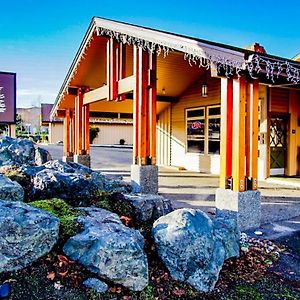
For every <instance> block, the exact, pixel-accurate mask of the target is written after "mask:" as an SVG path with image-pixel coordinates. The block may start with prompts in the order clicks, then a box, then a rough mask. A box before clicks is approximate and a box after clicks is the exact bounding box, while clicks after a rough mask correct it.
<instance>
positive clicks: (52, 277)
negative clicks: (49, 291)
mask: <svg viewBox="0 0 300 300" xmlns="http://www.w3.org/2000/svg"><path fill="white" fill-rule="evenodd" d="M54 278H55V272H49V273H48V274H47V279H49V280H54Z"/></svg>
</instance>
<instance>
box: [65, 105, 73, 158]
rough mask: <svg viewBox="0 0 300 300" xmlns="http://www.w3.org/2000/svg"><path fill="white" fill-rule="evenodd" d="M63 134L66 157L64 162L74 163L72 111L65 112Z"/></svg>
mask: <svg viewBox="0 0 300 300" xmlns="http://www.w3.org/2000/svg"><path fill="white" fill-rule="evenodd" d="M63 126H64V128H63V131H64V132H63V134H64V155H63V161H66V162H69V161H73V153H72V150H71V139H72V136H71V110H70V109H66V110H65V117H64V123H63Z"/></svg>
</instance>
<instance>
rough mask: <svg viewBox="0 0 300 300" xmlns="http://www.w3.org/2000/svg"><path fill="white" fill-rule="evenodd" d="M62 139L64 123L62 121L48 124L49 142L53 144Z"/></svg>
mask: <svg viewBox="0 0 300 300" xmlns="http://www.w3.org/2000/svg"><path fill="white" fill-rule="evenodd" d="M63 139H64V125H63V123H50V124H49V143H51V144H55V143H57V142H58V141H63Z"/></svg>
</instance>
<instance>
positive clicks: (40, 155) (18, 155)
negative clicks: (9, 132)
mask: <svg viewBox="0 0 300 300" xmlns="http://www.w3.org/2000/svg"><path fill="white" fill-rule="evenodd" d="M50 158H51V156H50V154H49V152H48V151H47V150H44V149H41V148H38V147H37V148H36V147H35V144H34V143H33V142H32V141H30V140H28V139H13V138H10V137H7V136H6V137H3V138H2V139H1V140H0V166H2V165H17V166H21V165H24V164H26V165H33V166H34V165H36V164H37V163H38V164H39V163H41V162H42V161H43V162H45V161H46V160H47V159H50Z"/></svg>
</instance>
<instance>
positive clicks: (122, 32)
mask: <svg viewBox="0 0 300 300" xmlns="http://www.w3.org/2000/svg"><path fill="white" fill-rule="evenodd" d="M94 34H96V35H98V36H108V37H113V38H115V39H116V40H118V41H120V42H122V43H124V44H129V45H137V46H139V47H142V48H143V49H144V50H146V51H149V52H154V51H155V52H156V53H157V54H158V55H159V54H162V55H168V53H169V52H170V51H179V52H182V53H184V58H185V59H186V60H188V62H189V63H190V64H191V65H192V64H199V66H200V67H205V68H210V66H211V65H215V66H218V67H221V68H223V70H224V73H225V75H226V76H227V75H228V76H230V75H232V74H234V73H236V74H238V75H239V73H240V72H241V71H242V70H247V71H248V72H249V74H250V76H252V77H256V76H257V74H258V73H260V74H264V76H266V78H267V79H270V80H271V81H273V82H274V81H275V79H276V76H277V78H278V76H280V74H283V73H284V75H285V77H286V78H287V80H288V81H289V82H291V83H293V84H298V83H299V82H300V63H297V62H295V61H293V60H290V59H286V58H281V57H278V56H273V55H268V54H258V53H255V52H253V51H251V50H247V49H242V48H238V47H233V46H230V45H225V44H221V43H216V42H211V41H207V40H203V39H198V38H194V37H188V36H184V35H179V34H175V33H170V32H165V31H161V30H156V29H152V28H147V27H142V26H137V25H132V24H128V23H124V22H117V21H113V20H108V19H103V18H98V17H94V18H93V19H92V21H91V23H90V26H89V28H88V30H87V32H86V35H85V37H84V39H83V41H82V43H81V45H80V47H79V50H78V51H77V54H76V56H75V58H74V60H73V62H72V65H71V67H70V69H69V71H68V73H67V76H66V78H65V80H64V82H63V84H62V87H61V89H60V91H59V94H58V96H57V98H56V102H55V104H54V107H53V109H52V112H51V114H52V116H53V115H54V113H55V110H56V108H57V105H58V103H59V101H60V99H61V98H62V97H63V96H64V94H66V93H67V87H68V84H69V82H70V81H71V79H72V78H73V76H74V75H75V74H76V70H77V67H78V65H79V64H80V61H81V59H82V58H83V57H84V54H85V49H86V47H87V46H88V45H89V44H90V43H91V42H92V37H93V35H94Z"/></svg>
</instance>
